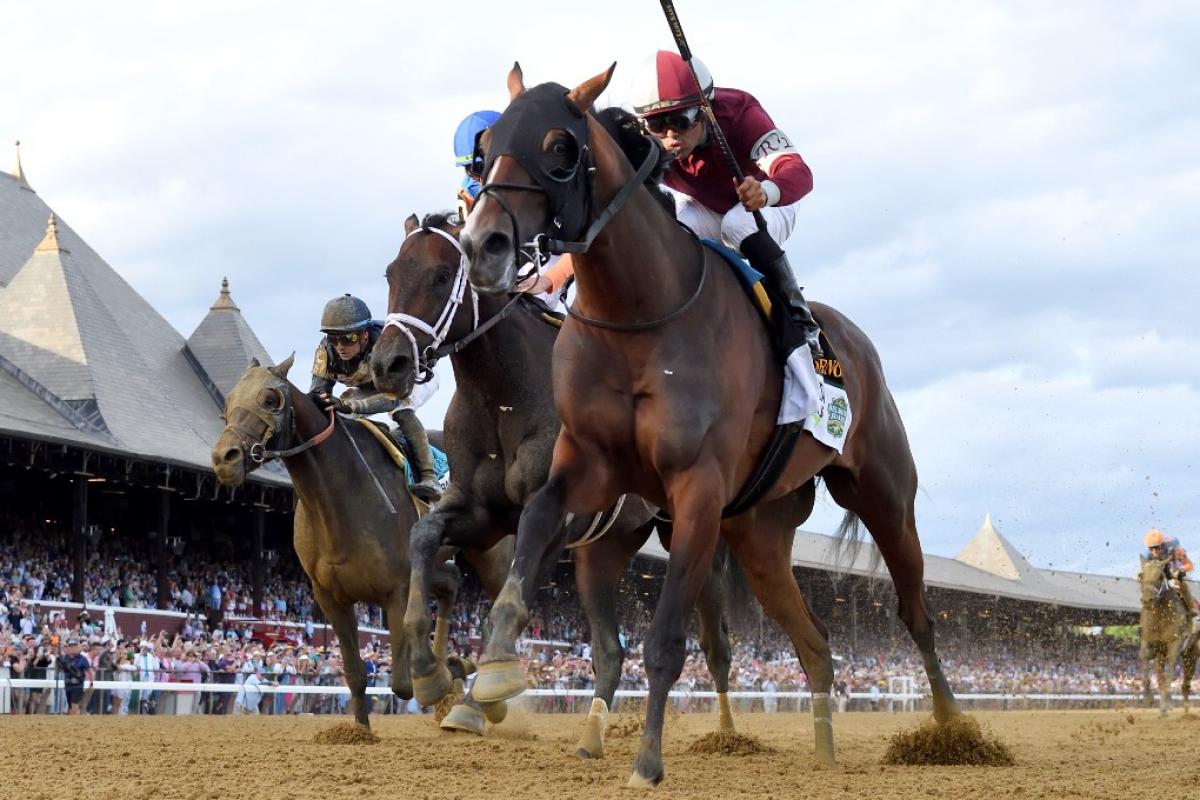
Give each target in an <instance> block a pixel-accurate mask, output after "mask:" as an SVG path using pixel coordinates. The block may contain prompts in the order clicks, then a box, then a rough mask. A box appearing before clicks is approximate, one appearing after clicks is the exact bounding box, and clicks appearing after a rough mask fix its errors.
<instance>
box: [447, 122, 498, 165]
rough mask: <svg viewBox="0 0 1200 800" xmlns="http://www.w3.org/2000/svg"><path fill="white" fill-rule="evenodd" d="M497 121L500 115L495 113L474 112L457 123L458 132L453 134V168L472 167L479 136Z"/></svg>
mask: <svg viewBox="0 0 1200 800" xmlns="http://www.w3.org/2000/svg"><path fill="white" fill-rule="evenodd" d="M498 119H500V113H499V112H497V111H476V112H475V113H473V114H470V115H469V116H468V117H467V118H466V119H464V120H463V121H462V122H460V123H458V130H456V131H455V132H454V166H456V167H471V166H472V165H474V163H475V145H476V143H477V142H478V141H479V134H481V133H483V132H484V131H486V130H487V129H488V128H490V127H492V126H493V125H495V124H496V120H498ZM479 166H482V165H479Z"/></svg>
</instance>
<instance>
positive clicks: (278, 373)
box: [267, 352, 296, 381]
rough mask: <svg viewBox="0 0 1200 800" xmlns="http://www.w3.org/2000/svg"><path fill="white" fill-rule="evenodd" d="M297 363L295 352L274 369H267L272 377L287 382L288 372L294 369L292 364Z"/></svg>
mask: <svg viewBox="0 0 1200 800" xmlns="http://www.w3.org/2000/svg"><path fill="white" fill-rule="evenodd" d="M295 361H296V354H295V353H294V352H293V353H292V354H291V355H290V356H288V357H287V358H285V359H284V360H283V361H281V362H280V363H278V364H276V365H275V366H273V367H267V369H268V370H270V372H271V374H272V375H274V376H275V377H276V378H279V380H281V381H286V380H287V374H288V370H290V369H291V368H292V364H293V363H294V362H295Z"/></svg>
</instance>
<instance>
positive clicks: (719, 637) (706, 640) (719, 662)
mask: <svg viewBox="0 0 1200 800" xmlns="http://www.w3.org/2000/svg"><path fill="white" fill-rule="evenodd" d="M728 570H729V567H728V566H727V557H726V553H725V548H724V547H723V546H722V547H719V549H718V551H717V556H716V557H715V558H714V559H713V566H712V569H711V570H709V573H708V578H707V579H706V580H705V581H704V586H703V587H701V589H700V598H699V599H698V600H697V602H696V610H697V611H698V612H699V614H700V649H701V650H703V651H704V661H705V663H706V664H707V665H708V671H709V672H710V673H711V674H712V677H713V683H714V684H715V686H716V689H717V727H718V730H720V731H722V732H729V733H732V732H733V729H734V727H733V710H732V709H731V708H730V705H729V667H730V665H731V664H732V663H733V651H732V649H731V648H730V646H729V625H728V624H727V622H726V620H725V609H726V608H727V607H728V605H729V600H728V592H727V591H726V580H727V578H726V576H727V574H728Z"/></svg>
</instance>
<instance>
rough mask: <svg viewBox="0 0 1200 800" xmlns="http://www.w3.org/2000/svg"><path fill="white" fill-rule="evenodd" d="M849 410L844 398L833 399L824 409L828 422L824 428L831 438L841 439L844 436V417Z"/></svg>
mask: <svg viewBox="0 0 1200 800" xmlns="http://www.w3.org/2000/svg"><path fill="white" fill-rule="evenodd" d="M849 410H850V405H849V404H848V403H847V402H846V398H844V397H835V398H834V399H833V400H832V401H831V402H830V403H829V405H828V406H827V407H826V409H825V415H826V416H827V417H828V422H827V423H826V425H825V427H826V429H827V430H828V431H829V434H830V435H831V436H836V437H837V438H839V439H840V438H842V436H844V435H845V434H846V417H847V416H848V412H849Z"/></svg>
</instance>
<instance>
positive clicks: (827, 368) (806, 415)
mask: <svg viewBox="0 0 1200 800" xmlns="http://www.w3.org/2000/svg"><path fill="white" fill-rule="evenodd" d="M700 241H701V242H703V244H704V245H705V246H706V247H708V248H710V249H711V250H713V251H714V252H715V253H717V254H719V255H720V256H721V257H722V260H724V261H725V262H726V263H727V264H729V265H730V267H732V268H733V271H734V274H735V275H736V276H737V278H738V281H739V282H740V283H741V284H742V287H743V288H744V289H745V290H746V293H747V295H748V297H749V298H750V301H751V302H752V303H753V304H754V307H755V308H757V309H758V311H759V313H760V314H761V315H762V317H763V321H764V323H765V324H766V325H767V326H768V331H771V332H773V331H772V326H771V308H772V306H771V298H770V295H768V293H767V291H766V290H765V289H764V288H763V283H762V279H763V275H762V273H760V272H759V271H758V270H756V269H754V268H753V267H752V266H750V265H749V264H748V263H747V262H746V261H745V260H744V259H743V258H742V257H741V256H739V255H738V254H737V253H735V252H734V251H733V250H732V249H730V248H729V247H727V246H725V244H724V243H722V242H718V241H715V240H713V239H701V240H700ZM823 346H824V347H825V352H826V353H827V354H831V355H830V356H829V357H827V358H820V359H814V358H813V356H812V353H811V351H810V350H809V348H808V345H801V346H799V347H797V348H795V349H794V350H792V351H791V352H790V353H789V354H788V357H787V360H786V361H785V362H784V371H783V396H782V399H781V401H780V404H779V415H778V416H777V417H776V419H775V424H776V425H786V424H788V423H789V422H799V421H801V420H803V423H804V424H803V428H804V430H806V431H808V432H809V433H810V434H812V436H813V438H815V439H816V440H817V441H819V442H821V443H822V444H824V445H826V446H828V447H832V448H833V449H834V450H836V451H837V452H839V453H840V452H842V448H843V447H844V446H845V444H846V434H847V433H848V432H849V430H850V423H851V420H852V418H853V413H852V412H851V409H850V397H849V395H847V394H846V387H845V381H844V373H843V370H842V364H841V362H840V361H839V360H838V358H837V356H836V355H832V354H833V348H832V346H831V345H830V343H829V340H828V339H825V341H824V343H823Z"/></svg>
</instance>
